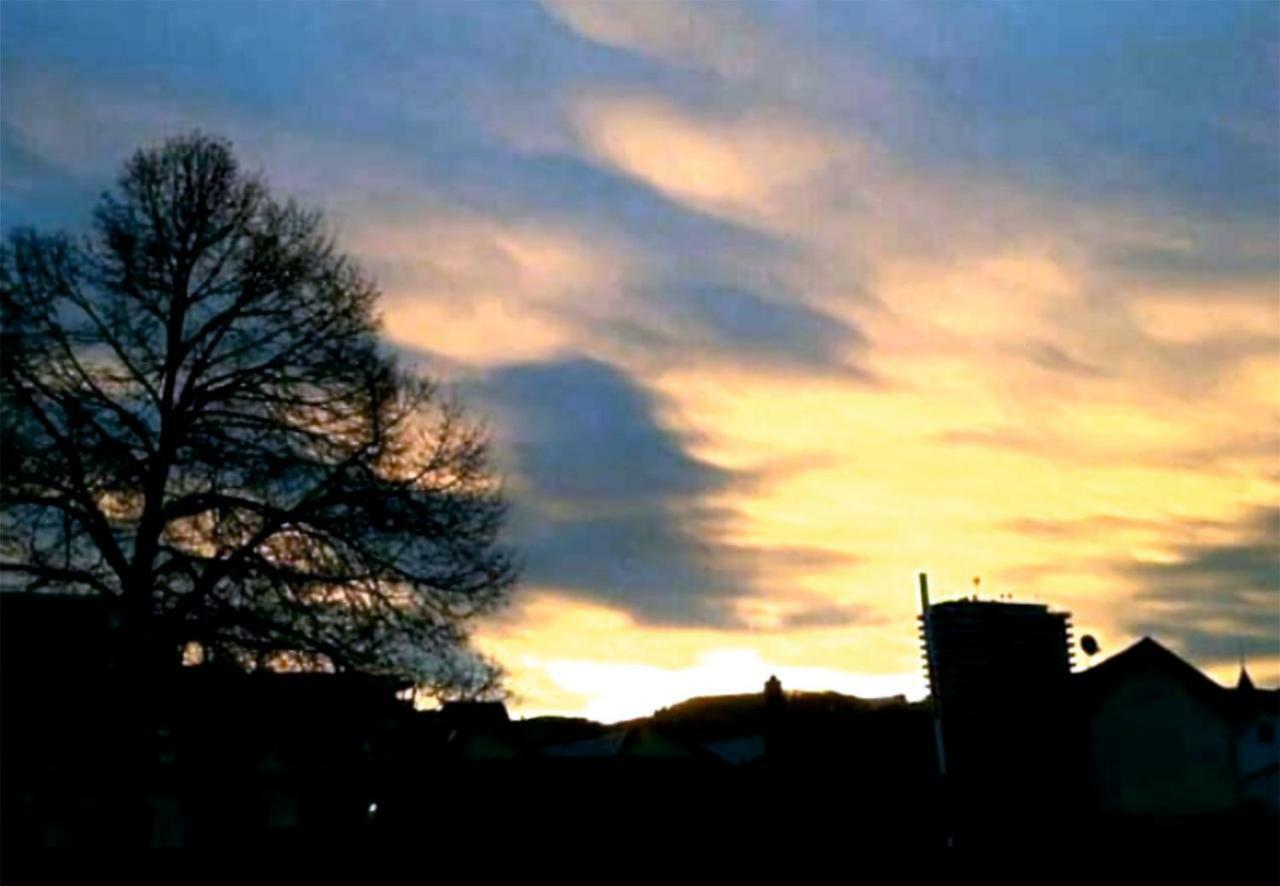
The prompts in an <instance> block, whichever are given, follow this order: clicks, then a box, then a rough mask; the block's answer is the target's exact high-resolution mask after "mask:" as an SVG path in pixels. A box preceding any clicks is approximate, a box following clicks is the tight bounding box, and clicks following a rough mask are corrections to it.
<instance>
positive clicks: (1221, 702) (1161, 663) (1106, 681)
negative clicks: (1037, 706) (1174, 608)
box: [1074, 637, 1233, 715]
mask: <svg viewBox="0 0 1280 886" xmlns="http://www.w3.org/2000/svg"><path fill="white" fill-rule="evenodd" d="M1150 670H1157V671H1161V672H1162V673H1164V674H1167V675H1168V676H1169V677H1171V678H1172V679H1174V680H1176V681H1177V682H1178V683H1180V684H1181V685H1182V686H1183V688H1185V689H1186V690H1187V692H1188V693H1189V694H1191V695H1193V696H1195V697H1196V698H1199V699H1200V700H1202V701H1203V702H1205V703H1206V704H1208V705H1210V706H1211V707H1213V708H1215V709H1217V710H1218V711H1220V712H1221V713H1223V714H1225V715H1230V714H1231V713H1232V707H1233V705H1232V700H1231V695H1232V692H1231V690H1229V689H1226V688H1224V687H1223V686H1220V685H1219V684H1217V683H1215V682H1214V681H1213V680H1211V679H1210V678H1209V677H1208V676H1206V675H1205V674H1204V673H1202V672H1201V671H1200V669H1199V668H1197V667H1196V666H1195V665H1193V664H1191V663H1190V662H1188V661H1186V660H1185V659H1183V658H1181V657H1180V656H1178V655H1177V654H1176V653H1174V652H1172V651H1170V650H1169V649H1166V648H1165V647H1164V646H1161V645H1160V644H1159V643H1157V642H1156V641H1155V640H1153V639H1152V638H1150V637H1143V638H1142V639H1141V640H1139V641H1138V642H1136V643H1134V644H1133V645H1132V646H1130V647H1129V648H1128V649H1125V650H1124V651H1122V652H1117V653H1116V654H1115V655H1113V656H1111V657H1110V658H1108V659H1106V660H1105V661H1103V662H1101V663H1099V664H1097V665H1094V666H1093V667H1091V668H1089V669H1088V670H1087V671H1083V672H1081V673H1079V674H1076V675H1074V682H1075V685H1076V688H1077V690H1078V691H1079V692H1080V693H1081V694H1082V695H1083V696H1084V698H1085V700H1086V701H1090V702H1092V701H1095V700H1097V699H1099V698H1101V697H1102V696H1103V695H1105V694H1106V693H1107V692H1109V691H1111V689H1112V688H1114V687H1115V686H1117V685H1118V684H1120V683H1121V682H1123V681H1124V680H1126V679H1128V678H1129V677H1131V676H1133V675H1134V674H1138V673H1141V672H1143V671H1150Z"/></svg>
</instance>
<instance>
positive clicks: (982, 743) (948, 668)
mask: <svg viewBox="0 0 1280 886" xmlns="http://www.w3.org/2000/svg"><path fill="white" fill-rule="evenodd" d="M920 582H921V588H920V594H921V610H922V611H921V615H920V623H921V638H922V640H923V643H924V658H925V669H926V673H927V675H928V678H929V687H930V691H931V698H932V701H933V706H934V716H935V725H936V729H937V754H938V758H939V765H940V768H941V769H942V770H943V771H944V773H945V778H946V788H947V795H948V799H949V802H950V805H951V807H952V813H951V818H952V819H953V828H952V830H953V837H954V838H956V839H961V840H965V841H969V842H972V841H974V840H984V839H994V835H996V834H1008V833H1009V832H1011V831H1021V830H1022V829H1024V828H1025V827H1026V826H1027V823H1028V822H1030V821H1037V822H1045V821H1056V820H1057V819H1059V818H1061V817H1063V816H1066V815H1069V811H1070V810H1069V808H1068V804H1067V802H1066V800H1065V798H1066V797H1067V796H1068V795H1067V794H1066V793H1065V792H1066V790H1067V786H1068V785H1069V784H1070V782H1071V780H1072V779H1073V777H1074V775H1075V774H1077V773H1078V771H1079V767H1080V765H1081V761H1080V756H1079V754H1078V752H1077V748H1078V747H1079V743H1078V742H1077V741H1076V740H1075V739H1076V736H1075V735H1074V734H1073V730H1074V729H1075V724H1074V721H1073V718H1072V717H1071V714H1070V704H1069V686H1070V678H1071V662H1072V655H1071V646H1070V644H1071V616H1070V614H1068V613H1066V612H1057V611H1053V610H1051V609H1049V607H1048V606H1045V605H1042V604H1032V603H1012V602H1003V601H995V600H977V599H966V600H952V601H947V602H944V603H930V602H929V595H928V585H927V579H926V577H925V576H924V575H923V574H922V575H921V576H920ZM960 810H964V811H965V814H963V815H962V814H960ZM1042 830H1045V829H1042ZM1034 836H1035V835H1026V834H1024V835H1023V837H1024V839H1030V838H1032V837H1034Z"/></svg>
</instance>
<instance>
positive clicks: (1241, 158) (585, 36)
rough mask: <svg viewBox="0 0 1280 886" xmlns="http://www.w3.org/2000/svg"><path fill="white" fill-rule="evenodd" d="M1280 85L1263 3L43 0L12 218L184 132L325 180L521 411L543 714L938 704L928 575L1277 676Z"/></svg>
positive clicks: (521, 596)
mask: <svg viewBox="0 0 1280 886" xmlns="http://www.w3.org/2000/svg"><path fill="white" fill-rule="evenodd" d="M1278 84H1280V6H1278V5H1277V4H1275V3H1271V2H1268V3H1257V4H1253V3H1235V2H1233V3H1208V2H1202V3H1188V4H1180V3H1158V4H1150V5H1148V4H1145V3H1136V2H1129V3H1119V2H1116V3H1112V2H1104V3H1096V4H1091V3H1070V4H1068V3H1047V2H1028V3H997V2H982V3H961V2H955V3H945V4H944V3H937V4H935V3H911V2H906V3H870V2H867V3H853V2H848V3H834V2H833V3H806V2H791V3H764V4H751V3H735V4H728V3H691V4H685V3H665V2H662V3H659V2H644V3H639V2H635V3H608V4H594V3H573V2H567V3H559V2H551V3H546V4H544V5H535V4H529V5H526V4H516V3H498V2H487V3H482V2H477V3H438V4H427V3H409V2H401V3H392V4H387V5H378V4H372V3H360V4H356V3H341V4H333V5H328V4H323V3H312V2H301V3H269V4H262V5H254V4H249V3H228V4H213V3H210V4H203V3H189V2H182V3H179V2H166V3H157V4H145V3H126V4H114V3H109V2H93V3H84V4H77V3H49V4H44V3H40V4H37V3H18V2H6V3H5V4H4V5H3V8H2V9H0V118H2V121H3V132H2V142H0V222H2V224H3V226H4V228H5V229H9V228H11V227H13V226H15V225H37V226H40V227H43V228H66V229H79V228H83V227H84V225H85V223H86V222H87V220H88V218H89V216H90V212H91V210H92V207H93V205H94V202H95V200H96V197H97V195H98V194H99V192H101V191H102V190H103V188H105V187H107V186H109V185H110V183H111V181H112V178H113V177H114V175H115V173H116V171H117V170H118V168H119V166H120V164H121V162H122V161H123V160H124V159H125V158H126V157H127V156H128V154H129V153H131V152H132V150H133V149H134V148H136V147H138V146H139V145H141V144H151V143H154V142H156V141H158V140H160V139H163V138H164V137H166V136H169V135H173V134H177V133H181V132H185V131H188V130H190V129H193V128H199V129H201V130H204V131H206V132H211V133H215V134H219V135H225V136H226V137H228V138H230V139H231V140H232V141H233V143H234V145H235V148H236V150H237V152H238V154H239V156H240V157H241V159H242V161H243V162H244V164H245V165H246V166H247V167H248V168H250V169H254V170H261V171H262V172H263V174H264V175H265V177H266V178H267V179H268V181H269V182H270V183H271V185H272V186H273V187H274V188H275V189H276V190H277V191H279V192H282V193H285V194H288V195H291V196H294V197H296V198H297V199H298V200H299V201H301V202H303V203H305V204H308V205H312V206H317V207H319V208H321V209H323V210H324V211H325V213H326V214H327V216H328V218H329V220H330V223H331V225H332V227H333V229H334V230H335V232H336V234H337V236H338V238H339V240H340V242H341V244H342V246H343V247H344V248H345V249H346V250H347V251H349V252H350V253H352V254H353V255H354V256H356V257H357V258H358V259H359V260H360V261H361V262H362V263H363V264H364V265H365V266H366V267H367V268H369V269H370V271H372V272H373V273H374V274H375V275H376V277H377V278H378V280H379V281H380V283H381V285H382V288H383V291H384V294H385V296H384V305H383V309H384V315H385V324H386V336H387V339H388V341H389V342H390V343H392V344H393V345H394V346H396V347H397V348H398V349H400V350H401V351H402V352H403V353H404V355H405V356H406V359H408V360H410V361H412V362H414V363H415V364H416V365H419V366H421V367H422V368H423V370H424V371H427V372H430V373H433V374H435V375H438V376H441V377H444V378H446V379H448V380H449V381H450V383H452V384H453V385H455V386H456V387H457V389H458V390H459V391H460V393H461V395H462V396H463V398H464V399H465V400H466V402H467V403H468V404H469V405H470V408H471V412H472V413H473V414H474V415H476V416H477V417H480V418H482V419H483V420H485V421H486V422H487V423H488V424H489V426H490V427H491V428H492V436H493V439H494V446H495V452H496V457H497V461H498V464H499V466H500V469H501V471H502V473H503V475H504V477H505V480H506V484H507V487H508V488H509V490H510V496H511V499H512V502H513V509H512V519H511V525H510V533H509V540H510V542H511V543H512V544H513V545H515V546H516V547H518V548H519V550H520V551H521V554H522V557H523V559H524V562H525V570H524V577H523V580H522V583H521V586H520V588H519V590H518V592H517V594H516V595H515V597H514V598H513V602H512V605H511V607H510V608H509V609H508V610H507V611H506V612H505V613H503V614H502V615H501V616H500V617H498V618H495V619H493V620H491V621H489V622H486V623H485V624H484V625H482V626H481V628H480V631H479V642H480V645H481V646H482V648H484V649H485V650H487V651H489V652H491V653H492V654H494V655H495V656H497V657H498V658H499V660H501V661H502V662H503V663H504V664H505V665H506V667H507V668H508V669H509V671H510V673H511V688H512V690H513V691H514V693H515V700H514V701H513V703H512V705H511V706H512V708H513V710H514V711H516V712H517V713H519V714H525V715H531V714H537V713H553V712H554V713H569V714H585V715H587V716H592V717H596V718H600V719H605V720H612V719H618V718H621V717H626V716H632V715H637V714H646V713H649V712H650V711H652V710H653V709H654V708H656V707H658V706H660V705H664V704H670V703H672V702H675V701H678V700H680V699H682V698H685V697H688V696H691V695H698V694H708V693H718V692H748V691H757V690H759V689H760V687H761V685H762V683H763V681H764V679H765V678H766V677H767V676H768V675H769V674H770V673H776V674H778V675H779V676H780V677H781V679H782V681H783V684H784V686H786V687H787V688H789V689H799V688H807V689H834V690H838V691H842V692H850V693H854V694H860V695H885V694H892V693H897V692H903V693H906V694H908V695H910V696H913V697H918V696H920V695H921V694H923V692H924V684H923V676H922V673H921V666H920V653H919V647H918V641H917V638H916V627H915V622H914V617H915V614H916V611H917V607H918V601H917V597H916V589H915V587H916V586H915V581H916V579H915V575H916V573H917V572H918V571H921V570H926V571H928V572H929V574H930V578H931V584H932V586H933V588H934V590H935V598H946V597H952V596H960V595H968V594H971V593H972V592H973V585H972V579H973V577H974V576H980V577H981V585H980V590H979V592H980V594H981V595H982V596H984V597H988V598H995V597H1003V596H1005V595H1012V596H1013V597H1014V598H1015V599H1018V600H1025V601H1039V602H1044V603H1049V604H1051V605H1052V606H1054V607H1055V608H1060V609H1066V610H1069V611H1071V612H1072V613H1074V622H1075V625H1076V633H1077V635H1080V634H1083V633H1092V634H1094V635H1095V636H1097V637H1098V639H1099V641H1100V644H1101V646H1102V649H1103V654H1104V655H1106V654H1110V653H1113V652H1116V651H1119V650H1120V649H1121V648H1123V647H1124V646H1125V645H1127V644H1129V643H1130V642H1132V641H1133V640H1135V639H1136V638H1138V637H1140V636H1142V635H1144V634H1150V635H1152V636H1154V637H1156V638H1157V639H1158V640H1160V642H1162V643H1164V644H1166V645H1168V646H1170V647H1171V648H1173V649H1174V650H1176V651H1178V652H1179V653H1181V654H1183V655H1184V656H1186V657H1187V658H1188V659H1189V660H1191V661H1192V662H1193V663H1195V664H1196V665H1198V666H1200V667H1202V668H1204V669H1205V670H1206V671H1208V672H1209V673H1210V674H1211V675H1213V676H1214V677H1216V678H1217V679H1219V680H1221V681H1231V682H1233V681H1234V679H1235V676H1236V673H1237V671H1238V667H1239V660H1240V657H1241V656H1242V655H1244V656H1246V657H1247V659H1248V662H1249V668H1250V671H1251V672H1252V673H1253V675H1254V677H1255V679H1256V680H1257V681H1258V682H1261V683H1264V684H1267V685H1275V684H1276V683H1277V682H1278V681H1280V86H1278ZM1077 657H1078V658H1082V656H1079V655H1077Z"/></svg>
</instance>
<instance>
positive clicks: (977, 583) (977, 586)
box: [973, 575, 982, 600]
mask: <svg viewBox="0 0 1280 886" xmlns="http://www.w3.org/2000/svg"><path fill="white" fill-rule="evenodd" d="M981 586H982V579H981V578H979V577H978V576H976V575H975V576H974V577H973V599H975V600H976V599H978V590H979V589H980V588H981Z"/></svg>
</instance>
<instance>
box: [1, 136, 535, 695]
mask: <svg viewBox="0 0 1280 886" xmlns="http://www.w3.org/2000/svg"><path fill="white" fill-rule="evenodd" d="M94 221H95V223H94V226H93V233H92V234H91V235H90V236H89V237H88V238H86V239H85V240H84V241H83V242H80V241H75V240H72V239H70V238H68V237H66V236H62V235H58V236H44V235H41V234H37V233H35V232H32V231H25V230H24V231H17V232H14V233H12V234H11V235H10V237H9V238H8V240H7V243H6V244H5V246H4V247H3V249H2V251H0V324H2V326H0V335H2V339H0V364H2V370H3V371H2V375H0V395H2V396H3V410H2V418H0V432H2V434H3V437H2V439H0V445H2V446H3V458H2V459H0V477H2V487H0V489H2V493H3V500H2V503H0V504H2V507H0V561H2V562H0V568H2V569H3V571H4V575H3V580H4V583H5V584H6V585H8V586H9V587H10V588H11V589H12V588H13V587H14V586H15V585H18V586H22V587H24V588H26V589H29V590H38V589H43V588H59V589H64V590H75V591H92V592H95V593H98V594H103V595H106V596H107V597H109V598H111V599H112V600H115V601H117V603H118V604H119V612H120V614H121V624H122V625H123V626H124V636H125V637H127V639H128V644H127V646H128V648H129V649H130V650H131V652H130V655H135V656H137V657H139V658H146V659H147V661H149V662H151V663H154V657H155V656H164V657H176V655H177V654H178V653H177V650H178V649H179V647H180V644H182V643H184V642H187V641H198V642H199V644H201V646H202V647H203V649H204V650H205V651H206V653H207V654H212V655H215V656H221V657H229V658H233V659H234V660H237V661H239V662H242V663H243V662H248V661H257V662H263V661H264V660H265V661H270V660H277V661H278V660H282V657H283V658H285V659H287V660H289V661H291V662H294V663H300V664H302V665H303V666H331V667H333V668H337V669H353V670H360V671H366V672H371V673H383V674H394V675H399V676H404V677H410V678H412V679H413V680H414V681H415V682H416V683H417V684H418V685H419V686H420V687H423V688H424V689H425V690H426V691H428V692H432V693H435V694H454V693H456V694H473V693H476V692H482V691H485V690H488V689H491V688H494V686H495V685H496V684H495V680H496V678H497V672H496V669H495V667H494V666H493V665H492V664H491V663H489V662H487V661H485V660H483V659H482V658H480V657H478V656H476V655H474V654H472V653H471V652H470V651H469V648H468V645H467V638H468V634H469V626H470V622H471V620H472V619H473V617H474V616H476V615H478V614H481V613H484V612H487V611H490V610H492V609H494V608H495V607H496V606H498V605H499V604H500V603H502V602H503V601H504V599H505V597H506V595H507V593H508V591H509V590H510V588H511V587H512V584H513V581H514V577H515V569H514V566H513V561H512V558H511V556H510V555H509V553H508V552H507V551H505V550H504V549H503V548H502V547H501V546H500V545H499V544H498V543H497V533H498V531H499V528H500V525H501V523H502V518H503V515H504V503H503V500H502V497H501V494H500V490H499V489H498V487H497V485H496V483H495V481H494V479H493V477H492V475H491V473H490V472H489V469H488V467H487V463H486V442H485V438H484V435H483V433H482V432H481V431H480V430H479V429H478V428H477V427H476V426H475V425H473V424H472V423H470V422H468V421H467V420H466V419H465V417H464V416H463V414H462V413H461V411H460V409H459V407H458V404H457V403H456V401H454V400H452V399H451V398H449V397H445V396H443V395H442V394H441V392H440V391H439V390H438V389H437V387H435V386H433V384H431V383H430V382H428V381H426V380H423V379H421V378H420V377H418V376H416V375H414V374H413V373H412V372H409V371H407V370H406V369H405V368H403V367H401V366H400V365H399V364H398V363H397V361H396V359H395V357H394V356H393V355H391V354H389V353H388V352H387V351H386V350H385V348H384V347H383V346H382V345H381V344H380V342H379V339H378V321H377V317H376V315H375V304H376V301H377V297H378V292H377V289H376V288H375V286H374V284H373V283H372V282H371V281H370V279H369V278H368V277H367V276H366V275H365V274H363V273H362V272H361V271H360V269H359V268H357V267H356V265H355V264H354V263H353V262H352V261H351V260H349V259H348V258H346V257H345V256H343V255H342V254H340V253H339V252H338V251H337V249H336V248H335V246H334V244H333V242H332V240H331V238H330V237H329V236H327V235H326V234H325V232H324V229H323V225H322V220H321V218H320V216H319V215H318V214H316V213H314V212H309V211H304V210H302V209H300V208H298V207H297V206H295V205H294V204H293V203H291V202H279V201H277V200H275V199H273V198H272V196H271V195H270V194H269V193H268V191H267V189H266V187H265V186H264V185H263V183H262V182H261V181H260V180H259V179H258V178H256V177H254V176H252V175H247V174H245V173H243V172H241V170H240V169H239V167H238V165H237V163H236V160H235V158H234V156H233V154H232V151H231V149H230V146H229V144H228V143H226V142H224V141H221V140H218V139H214V138H210V137H207V136H204V135H201V134H198V133H197V134H193V135H189V136H184V137H179V138H175V139H172V140H170V141H168V142H166V143H165V144H163V145H162V146H160V147H159V148H156V149H152V150H141V151H139V152H138V153H136V154H135V155H134V156H133V158H132V159H131V160H129V162H128V163H127V164H126V165H125V168H124V170H123V173H122V175H121V177H120V179H119V182H118V187H117V190H116V192H115V193H113V194H105V195H104V196H103V198H102V200H101V202H100V204H99V207H98V209H97V212H96V215H95V220H94Z"/></svg>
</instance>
